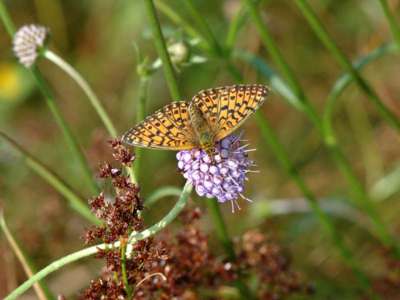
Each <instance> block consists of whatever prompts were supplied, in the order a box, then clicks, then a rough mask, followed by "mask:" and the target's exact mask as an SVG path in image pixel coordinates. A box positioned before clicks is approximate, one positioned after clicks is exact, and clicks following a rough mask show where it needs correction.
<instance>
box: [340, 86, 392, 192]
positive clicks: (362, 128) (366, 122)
mask: <svg viewBox="0 0 400 300" xmlns="http://www.w3.org/2000/svg"><path fill="white" fill-rule="evenodd" d="M355 94H358V91H357V92H356V93H355ZM343 104H344V108H345V110H346V114H347V118H348V119H349V122H350V123H349V124H350V127H351V131H352V136H353V138H354V140H355V142H356V143H357V144H358V147H359V151H360V153H361V158H362V161H363V163H362V164H363V167H364V171H365V184H366V186H367V189H368V190H369V188H368V187H371V186H372V185H373V183H374V182H376V181H377V180H378V179H379V178H381V177H382V175H383V173H384V172H383V161H382V157H381V155H380V152H379V150H378V149H377V147H376V143H375V139H374V137H373V128H372V125H371V120H370V118H369V116H368V113H367V110H366V108H365V103H364V102H361V103H360V102H359V101H356V99H355V97H347V101H345V102H344V103H343Z"/></svg>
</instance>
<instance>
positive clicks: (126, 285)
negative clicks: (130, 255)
mask: <svg viewBox="0 0 400 300" xmlns="http://www.w3.org/2000/svg"><path fill="white" fill-rule="evenodd" d="M120 245H121V247H120V255H121V274H122V282H123V283H124V289H125V292H126V297H127V299H131V297H132V288H131V287H130V286H129V282H128V276H127V273H126V241H122V240H121V241H120Z"/></svg>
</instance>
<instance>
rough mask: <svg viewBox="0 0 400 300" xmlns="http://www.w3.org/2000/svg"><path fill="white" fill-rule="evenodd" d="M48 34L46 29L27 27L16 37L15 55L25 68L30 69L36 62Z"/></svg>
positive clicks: (14, 40)
mask: <svg viewBox="0 0 400 300" xmlns="http://www.w3.org/2000/svg"><path fill="white" fill-rule="evenodd" d="M48 32H49V31H48V29H47V28H46V27H43V26H40V25H25V26H22V27H21V28H20V29H19V30H18V31H17V33H16V34H15V35H14V39H13V50H14V54H15V56H16V57H17V58H18V60H19V62H20V63H21V64H23V65H24V66H25V67H27V68H29V67H31V66H32V65H33V64H34V63H35V62H36V59H37V57H38V55H39V51H40V50H41V48H42V47H43V46H44V45H45V42H46V38H47V36H48Z"/></svg>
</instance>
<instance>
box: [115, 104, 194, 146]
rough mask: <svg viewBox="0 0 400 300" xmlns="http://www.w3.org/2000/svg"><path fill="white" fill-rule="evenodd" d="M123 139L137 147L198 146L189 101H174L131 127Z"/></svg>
mask: <svg viewBox="0 0 400 300" xmlns="http://www.w3.org/2000/svg"><path fill="white" fill-rule="evenodd" d="M122 141H123V142H125V143H127V144H129V145H132V146H137V147H146V148H153V149H165V150H187V149H192V148H194V147H196V146H197V143H196V140H195V136H194V132H193V129H192V127H191V125H190V117H189V112H188V103H187V102H184V101H179V102H172V103H170V104H168V105H166V106H164V107H163V108H161V109H160V110H158V111H156V112H155V113H154V114H152V115H150V116H148V117H147V118H146V119H144V120H143V121H142V122H140V123H139V124H137V125H136V126H135V127H133V128H131V129H130V130H129V131H128V132H127V133H125V134H124V135H123V137H122Z"/></svg>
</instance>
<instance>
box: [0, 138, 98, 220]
mask: <svg viewBox="0 0 400 300" xmlns="http://www.w3.org/2000/svg"><path fill="white" fill-rule="evenodd" d="M0 137H1V138H3V139H4V140H6V141H7V142H8V143H9V144H10V145H11V146H12V147H13V148H14V149H15V150H17V151H18V152H19V153H20V154H21V155H22V156H23V157H24V159H25V162H26V164H27V165H28V166H29V167H30V168H31V169H32V170H33V171H34V172H35V173H36V174H38V175H39V176H40V177H42V178H43V179H44V180H45V181H47V182H48V183H49V184H50V185H51V186H52V187H53V188H54V189H56V190H57V191H58V192H59V193H60V194H61V195H63V196H64V197H65V198H66V199H67V201H68V204H69V205H70V206H71V208H72V209H74V210H75V211H76V212H77V213H79V214H80V215H81V216H83V217H84V218H85V219H87V220H88V221H89V222H91V223H93V224H96V225H99V224H101V222H100V221H99V219H97V218H96V217H95V216H94V215H93V214H92V212H91V211H90V209H89V208H88V207H87V205H86V204H85V202H86V201H85V200H84V199H83V197H81V196H79V195H78V194H77V193H76V192H75V191H74V190H73V189H72V188H71V187H70V186H69V185H68V184H67V183H66V182H65V181H64V180H63V179H61V178H60V177H59V176H58V175H57V174H56V173H54V172H53V171H52V170H50V169H49V168H48V167H46V166H45V165H44V164H43V163H42V162H40V161H39V160H38V159H36V158H35V157H33V156H32V155H31V154H30V153H29V152H27V151H26V150H25V149H23V148H22V147H21V146H20V145H18V144H17V143H16V142H15V141H14V140H13V139H11V138H10V137H9V136H7V135H6V134H5V133H3V132H1V131H0Z"/></svg>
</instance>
